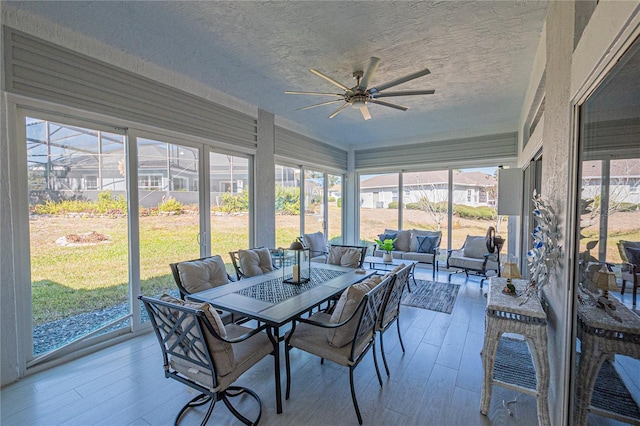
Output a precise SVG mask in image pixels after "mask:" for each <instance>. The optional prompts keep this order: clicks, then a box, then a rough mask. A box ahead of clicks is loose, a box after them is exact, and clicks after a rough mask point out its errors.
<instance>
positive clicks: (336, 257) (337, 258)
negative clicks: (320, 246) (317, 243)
mask: <svg viewBox="0 0 640 426" xmlns="http://www.w3.org/2000/svg"><path fill="white" fill-rule="evenodd" d="M361 253H362V251H361V250H360V249H358V248H355V247H341V246H331V248H330V249H329V257H328V258H327V263H330V264H332V265H340V266H344V267H347V268H357V267H358V266H359V265H360V256H361Z"/></svg>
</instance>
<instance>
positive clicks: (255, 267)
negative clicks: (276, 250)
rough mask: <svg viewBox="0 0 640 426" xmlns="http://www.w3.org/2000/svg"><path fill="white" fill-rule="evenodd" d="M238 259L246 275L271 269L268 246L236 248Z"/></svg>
mask: <svg viewBox="0 0 640 426" xmlns="http://www.w3.org/2000/svg"><path fill="white" fill-rule="evenodd" d="M238 260H240V269H241V270H242V273H243V274H245V275H246V276H248V277H253V276H256V275H262V274H264V273H265V272H269V271H273V263H272V261H271V252H270V251H269V249H268V248H256V249H250V250H238Z"/></svg>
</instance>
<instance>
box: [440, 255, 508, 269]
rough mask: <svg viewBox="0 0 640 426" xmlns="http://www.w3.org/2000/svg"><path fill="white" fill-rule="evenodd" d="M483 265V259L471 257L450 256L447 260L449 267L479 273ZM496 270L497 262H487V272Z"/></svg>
mask: <svg viewBox="0 0 640 426" xmlns="http://www.w3.org/2000/svg"><path fill="white" fill-rule="evenodd" d="M483 263H484V258H483V259H476V258H473V257H466V256H461V257H453V256H451V257H450V258H449V266H450V267H453V268H461V269H471V270H474V271H480V270H482V264H483ZM497 269H498V262H494V261H491V260H489V261H487V270H497Z"/></svg>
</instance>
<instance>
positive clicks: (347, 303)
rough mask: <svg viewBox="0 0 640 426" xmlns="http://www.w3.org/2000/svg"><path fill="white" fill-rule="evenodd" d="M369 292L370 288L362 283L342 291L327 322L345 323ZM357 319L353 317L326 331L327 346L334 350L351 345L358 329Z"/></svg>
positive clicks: (355, 316)
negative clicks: (332, 347)
mask: <svg viewBox="0 0 640 426" xmlns="http://www.w3.org/2000/svg"><path fill="white" fill-rule="evenodd" d="M369 290H370V286H369V285H368V284H365V283H364V282H362V283H357V284H353V285H352V286H350V287H349V288H347V289H346V290H345V291H343V292H342V295H341V296H340V299H339V300H338V302H337V303H336V307H335V309H334V310H333V313H332V314H331V319H330V320H329V322H330V323H331V324H338V323H341V322H343V321H346V320H347V319H348V318H349V317H350V316H351V315H352V314H353V313H354V312H355V311H356V309H357V308H358V305H359V304H360V301H361V300H362V298H363V297H364V295H365V294H367V293H368V292H369ZM358 319H359V318H358V315H354V316H353V318H351V320H350V321H349V322H347V323H346V324H344V325H343V326H341V327H337V328H331V329H329V330H327V339H328V340H329V344H330V345H331V346H334V347H336V348H341V347H343V346H346V345H348V344H349V343H351V342H352V341H353V338H354V334H355V332H356V328H357V327H358Z"/></svg>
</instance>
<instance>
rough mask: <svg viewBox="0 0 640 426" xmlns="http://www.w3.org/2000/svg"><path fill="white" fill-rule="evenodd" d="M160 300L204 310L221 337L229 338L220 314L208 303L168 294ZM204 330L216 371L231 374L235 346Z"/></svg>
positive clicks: (219, 373) (233, 365)
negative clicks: (177, 297)
mask: <svg viewBox="0 0 640 426" xmlns="http://www.w3.org/2000/svg"><path fill="white" fill-rule="evenodd" d="M160 300H163V301H165V302H169V303H173V304H176V305H181V306H187V307H189V308H192V309H198V310H201V311H203V312H204V314H205V317H206V318H207V319H208V320H209V323H210V324H211V326H212V327H213V330H214V331H215V332H216V333H217V334H218V335H219V336H220V337H222V338H227V329H226V327H225V325H224V324H223V323H222V319H221V318H220V315H218V312H217V311H216V310H215V309H214V308H213V307H212V306H210V305H209V304H208V303H199V302H188V301H184V300H180V299H176V298H175V297H173V296H171V295H168V294H163V295H162V296H161V297H160ZM163 313H165V314H168V312H164V311H163ZM184 325H186V324H184ZM203 331H204V334H205V336H204V339H205V341H206V342H207V346H208V347H209V352H210V353H211V356H212V357H213V362H214V363H215V366H216V372H217V373H218V375H220V376H224V375H226V374H229V373H230V372H231V371H232V370H233V369H234V367H235V361H234V354H233V348H232V347H231V344H230V343H227V342H224V341H222V340H220V339H217V338H216V337H214V336H213V335H212V334H211V333H210V332H209V331H208V330H207V329H205V330H203Z"/></svg>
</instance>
